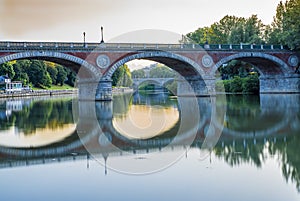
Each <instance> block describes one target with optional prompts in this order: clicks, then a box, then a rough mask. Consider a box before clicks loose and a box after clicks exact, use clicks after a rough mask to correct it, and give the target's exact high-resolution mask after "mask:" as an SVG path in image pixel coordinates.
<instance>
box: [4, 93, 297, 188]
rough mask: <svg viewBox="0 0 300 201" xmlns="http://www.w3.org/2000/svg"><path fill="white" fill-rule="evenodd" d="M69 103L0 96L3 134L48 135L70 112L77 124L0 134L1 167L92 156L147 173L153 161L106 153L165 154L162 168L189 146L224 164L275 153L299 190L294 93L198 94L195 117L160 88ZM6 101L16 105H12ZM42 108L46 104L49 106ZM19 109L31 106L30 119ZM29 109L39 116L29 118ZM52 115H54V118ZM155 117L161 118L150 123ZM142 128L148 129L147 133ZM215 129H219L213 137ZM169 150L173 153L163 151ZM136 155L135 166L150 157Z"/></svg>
mask: <svg viewBox="0 0 300 201" xmlns="http://www.w3.org/2000/svg"><path fill="white" fill-rule="evenodd" d="M20 101H21V103H20ZM70 101H71V99H70V98H69V99H64V100H61V99H60V100H59V101H58V100H52V101H51V104H50V103H49V102H47V101H46V102H45V101H43V100H32V99H26V100H3V101H1V102H0V105H1V107H0V109H1V111H0V113H1V118H0V119H1V130H2V131H1V136H0V138H2V139H4V138H3V137H5V136H4V134H5V133H8V132H7V131H8V130H11V129H12V127H13V128H14V132H16V131H17V130H18V131H19V133H20V131H22V132H23V133H27V134H28V133H31V135H37V136H38V135H42V134H38V133H37V130H38V129H37V127H44V128H52V131H53V135H54V133H56V134H57V130H56V128H59V127H60V128H63V126H65V125H70V124H71V122H70V121H73V117H74V118H75V119H74V120H75V122H76V130H75V129H74V131H73V132H71V133H69V134H68V135H63V134H62V133H61V130H60V131H59V132H58V133H59V134H60V135H58V137H56V139H57V140H53V139H51V140H48V144H47V143H46V142H44V143H43V144H36V145H35V146H34V147H33V146H21V145H19V146H16V145H15V144H13V143H12V144H9V143H8V144H5V143H3V142H4V141H3V140H1V145H0V146H1V147H0V166H1V168H7V167H15V166H25V165H26V166H27V165H34V164H44V163H53V162H61V161H66V160H77V159H90V158H95V159H96V160H99V161H100V162H103V163H104V164H105V165H108V167H111V168H112V169H115V170H117V171H120V172H134V171H137V172H139V171H141V169H139V168H143V171H145V172H151V170H152V169H153V168H154V169H155V170H157V168H159V167H157V166H149V169H147V168H145V165H142V167H141V166H139V167H136V169H133V170H130V168H132V166H130V167H129V166H128V167H126V168H129V169H126V168H125V167H123V168H122V167H121V168H120V167H116V166H114V165H115V164H110V163H109V160H108V158H116V159H118V158H119V159H122V158H125V159H126V158H127V157H130V156H133V157H135V158H144V157H147V158H151V157H152V159H153V158H157V157H158V158H159V157H165V158H168V157H169V159H166V161H165V164H163V167H167V166H168V165H170V164H171V163H172V162H174V161H176V160H178V159H179V158H180V157H182V156H185V154H186V152H188V149H189V148H192V149H199V150H203V149H204V150H207V152H208V153H211V152H213V153H214V154H215V155H216V156H217V157H220V158H224V160H225V161H226V162H227V163H228V164H230V165H238V164H241V163H249V162H251V163H254V164H256V165H257V166H258V167H260V166H261V165H262V164H263V162H264V159H265V157H266V153H267V155H273V154H275V153H276V154H279V155H280V157H281V159H280V160H281V163H282V164H283V167H282V169H283V171H285V172H283V174H284V176H285V177H286V178H287V179H289V178H291V179H292V180H293V181H295V183H296V185H297V187H298V189H299V185H300V160H299V159H298V157H297V152H295V150H298V145H299V143H300V135H299V133H300V132H299V131H300V107H299V104H298V103H299V101H300V95H293V94H291V95H260V96H227V101H226V102H223V100H222V99H219V98H218V97H213V98H197V106H198V108H199V112H198V114H199V118H197V115H196V116H195V117H196V118H193V117H194V115H193V114H194V111H195V108H194V107H184V108H183V107H182V106H183V105H184V104H185V105H187V106H191V103H192V104H194V103H193V102H191V100H190V99H189V98H183V99H181V100H177V99H174V98H170V97H168V96H167V95H166V94H152V95H149V94H136V95H135V96H131V94H129V95H124V96H118V97H115V98H114V101H113V102H97V103H95V102H87V101H86V102H83V101H80V102H78V101H76V100H75V101H73V109H72V108H71V107H72V104H71V102H70ZM13 104H17V105H15V107H13ZM49 106H51V107H49ZM24 108H25V109H24ZM42 108H52V109H51V112H50V111H45V110H43V109H42ZM38 109H39V110H40V112H38ZM71 110H72V111H73V112H72V113H73V114H74V116H73V117H72V114H71V112H70V111H71ZM141 110H143V112H145V111H146V112H147V114H148V116H146V118H145V117H143V118H144V119H143V118H142V116H140V117H139V118H137V116H136V115H140V114H139V112H140V111H141ZM183 110H185V111H183ZM225 110H226V112H224V111H225ZM24 111H27V112H28V111H30V112H29V114H31V115H32V116H31V120H30V118H28V117H30V115H29V116H28V115H27V116H26V115H24V114H25V113H26V112H24ZM34 111H35V112H37V113H39V114H35V116H34V115H33V113H34ZM218 111H221V112H218ZM223 112H224V113H223ZM41 114H43V115H41ZM46 114H47V115H46ZM143 114H145V113H143ZM219 114H224V116H221V117H220V116H218V115H219ZM58 116H60V117H61V119H58V120H57V118H58ZM159 116H160V118H161V119H159V121H157V122H156V123H155V120H156V119H155V118H159ZM37 117H38V118H37ZM134 117H135V119H133V118H134ZM32 118H34V119H32ZM12 119H15V120H14V122H12ZM25 119H27V120H28V121H27V122H26V120H25ZM38 119H39V120H38ZM55 119H56V120H57V121H56V122H55V121H54V120H55ZM139 120H140V121H142V122H138V121H139ZM165 120H168V121H165ZM130 121H131V123H134V122H135V126H136V127H134V126H132V125H131V127H130V128H128V122H130ZM139 123H140V124H139ZM151 123H152V124H151ZM153 123H155V124H159V123H161V124H159V126H158V128H155V129H156V130H155V129H154V128H153V127H151V126H153ZM34 124H39V125H38V126H37V125H34ZM22 125H23V127H22ZM24 125H27V127H26V128H25V126H24ZM74 125H75V124H74ZM126 126H127V127H126ZM134 128H135V129H136V130H134ZM147 128H148V129H151V130H152V131H153V130H155V132H153V133H149V132H148V133H147V132H146V131H145V129H147ZM50 130H51V129H50ZM218 131H221V133H220V135H218V134H217V133H218ZM68 132H69V131H68ZM143 132H144V133H143ZM25 136H26V135H25ZM31 137H32V136H31ZM15 139H17V138H15ZM172 152H176V153H179V154H175V155H174V156H172V157H170V156H167V155H168V154H170V153H171V154H172ZM200 153H201V152H200ZM203 156H204V155H202V156H201V155H200V157H203ZM205 156H207V155H205ZM114 161H115V160H114ZM137 161H138V163H139V164H146V163H149V161H147V162H145V160H142V161H141V160H137ZM106 162H107V163H108V164H106ZM159 165H160V166H161V165H162V164H159ZM105 171H106V170H105Z"/></svg>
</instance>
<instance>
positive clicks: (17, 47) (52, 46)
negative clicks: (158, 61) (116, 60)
mask: <svg viewBox="0 0 300 201" xmlns="http://www.w3.org/2000/svg"><path fill="white" fill-rule="evenodd" d="M95 49H108V50H118V49H121V50H130V49H135V50H142V49H148V50H153V49H157V50H182V49H184V50H202V49H205V50H284V49H285V47H284V46H283V45H255V44H239V45H232V44H217V45H210V44H205V45H201V44H154V43H148V44H146V43H145V44H143V43H78V42H74V43H73V42H11V41H3V42H0V51H8V50H13V51H24V50H56V51H93V50H95Z"/></svg>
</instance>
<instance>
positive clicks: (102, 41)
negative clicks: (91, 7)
mask: <svg viewBox="0 0 300 201" xmlns="http://www.w3.org/2000/svg"><path fill="white" fill-rule="evenodd" d="M100 43H104V40H103V27H101V42H100Z"/></svg>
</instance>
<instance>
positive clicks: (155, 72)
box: [149, 64, 177, 78]
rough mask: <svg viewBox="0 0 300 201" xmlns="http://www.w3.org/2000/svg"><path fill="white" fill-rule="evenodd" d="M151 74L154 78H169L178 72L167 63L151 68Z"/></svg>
mask: <svg viewBox="0 0 300 201" xmlns="http://www.w3.org/2000/svg"><path fill="white" fill-rule="evenodd" d="M149 74H150V77H153V78H169V77H175V76H176V74H177V73H176V72H175V71H173V70H172V69H171V68H169V67H167V66H165V65H162V64H157V65H156V67H155V68H152V69H151V70H150V73H149Z"/></svg>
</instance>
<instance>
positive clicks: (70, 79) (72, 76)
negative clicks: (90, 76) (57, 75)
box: [65, 68, 76, 87]
mask: <svg viewBox="0 0 300 201" xmlns="http://www.w3.org/2000/svg"><path fill="white" fill-rule="evenodd" d="M65 70H66V71H67V74H68V75H67V81H66V82H65V83H66V84H68V85H70V86H72V87H74V86H75V82H76V73H74V72H73V71H72V70H70V69H68V68H65Z"/></svg>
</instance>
